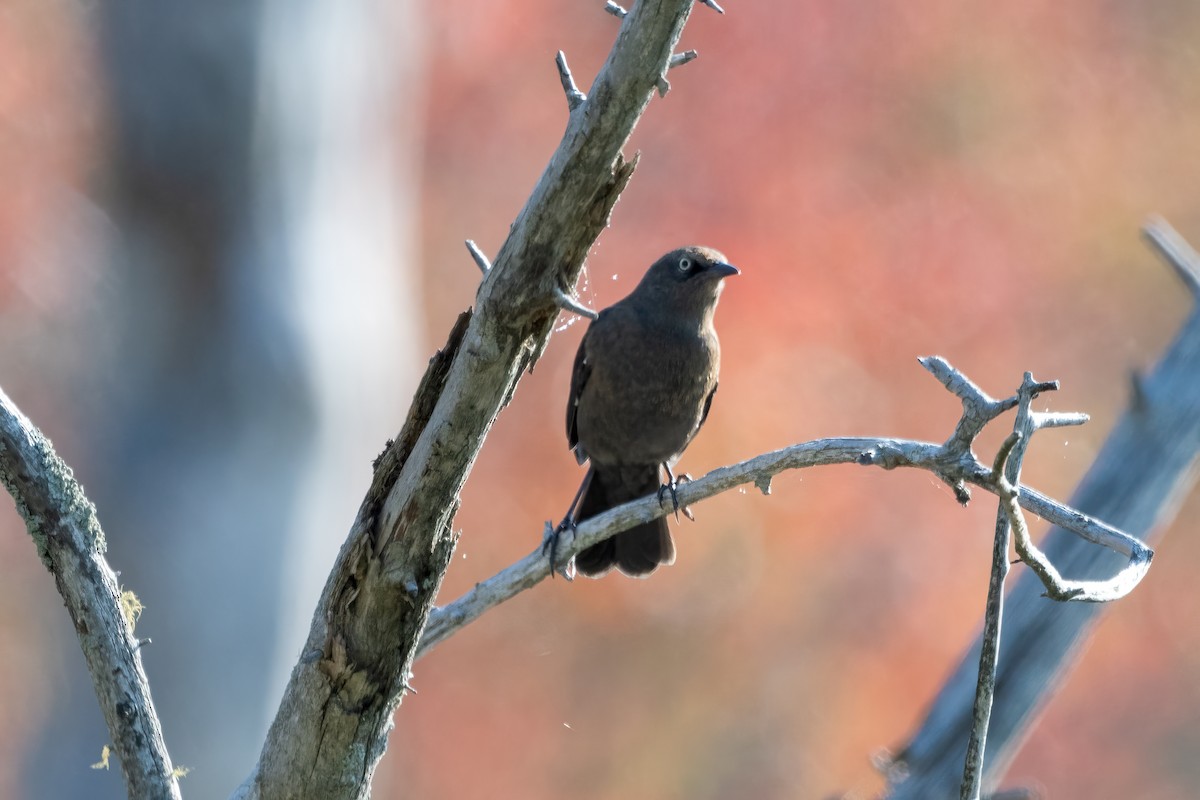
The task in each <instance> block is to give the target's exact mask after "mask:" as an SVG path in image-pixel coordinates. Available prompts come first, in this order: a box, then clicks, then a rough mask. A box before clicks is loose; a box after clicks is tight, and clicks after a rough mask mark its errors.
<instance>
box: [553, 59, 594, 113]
mask: <svg viewBox="0 0 1200 800" xmlns="http://www.w3.org/2000/svg"><path fill="white" fill-rule="evenodd" d="M554 63H555V64H557V65H558V79H559V81H560V82H561V83H562V88H563V93H564V94H565V95H566V96H567V108H568V110H570V111H574V110H575V109H577V108H579V107H580V106H581V105H583V104H584V103H585V102H586V101H587V95H585V94H584V93H583V92H581V91H579V87H578V86H576V85H575V77H574V76H573V75H571V68H570V67H568V66H567V55H566V53H564V52H563V51H562V50H559V51H558V55H556V56H555V57H554Z"/></svg>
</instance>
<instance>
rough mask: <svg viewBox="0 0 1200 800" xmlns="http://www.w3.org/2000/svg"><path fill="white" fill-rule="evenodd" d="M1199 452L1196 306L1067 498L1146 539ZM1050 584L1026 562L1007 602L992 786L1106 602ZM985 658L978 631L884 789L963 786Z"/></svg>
mask: <svg viewBox="0 0 1200 800" xmlns="http://www.w3.org/2000/svg"><path fill="white" fill-rule="evenodd" d="M1150 235H1153V234H1152V233H1151V234H1150ZM1174 266H1175V267H1176V269H1180V268H1181V267H1180V265H1178V264H1176V265H1174ZM1184 269H1185V270H1186V267H1184ZM1193 273H1194V270H1193ZM1181 274H1182V273H1181ZM1185 283H1187V284H1188V286H1189V288H1190V287H1191V286H1193V285H1198V284H1197V282H1196V281H1195V280H1192V281H1186V282H1185ZM1198 453H1200V311H1197V310H1194V311H1193V312H1192V314H1191V316H1190V317H1189V318H1188V319H1187V320H1186V322H1185V323H1184V325H1183V328H1182V329H1181V330H1180V332H1179V334H1178V336H1177V337H1176V338H1175V340H1174V341H1173V342H1172V343H1171V345H1170V346H1169V347H1168V349H1167V351H1166V353H1165V354H1164V355H1163V357H1162V359H1161V360H1160V361H1159V363H1158V364H1157V365H1156V366H1155V368H1154V369H1153V371H1152V372H1151V373H1150V374H1149V375H1147V376H1146V377H1144V378H1137V379H1135V381H1134V391H1133V392H1132V403H1131V405H1130V408H1129V409H1128V410H1127V411H1126V412H1125V414H1124V415H1123V416H1122V417H1121V419H1120V420H1119V422H1118V423H1117V426H1116V427H1115V428H1114V429H1113V432H1112V433H1111V434H1110V436H1109V437H1108V440H1107V441H1106V442H1105V444H1104V446H1103V448H1102V449H1101V451H1100V452H1099V454H1098V455H1097V457H1096V461H1095V462H1094V463H1093V465H1092V468H1091V469H1090V470H1089V471H1088V473H1087V475H1086V476H1085V477H1084V479H1083V481H1082V482H1081V483H1080V485H1079V487H1078V488H1077V489H1076V492H1075V494H1074V496H1073V497H1072V498H1071V501H1070V504H1071V505H1072V506H1074V507H1075V508H1078V509H1080V510H1082V511H1084V512H1085V513H1087V514H1089V515H1091V516H1093V517H1096V518H1099V519H1102V520H1104V521H1106V522H1108V523H1109V524H1111V525H1114V526H1116V527H1118V528H1120V529H1121V530H1123V531H1127V532H1129V533H1131V534H1134V535H1136V536H1138V537H1139V538H1140V539H1142V540H1144V541H1147V542H1151V541H1153V540H1154V539H1156V538H1157V536H1158V534H1159V533H1160V532H1161V531H1162V529H1163V527H1164V526H1165V525H1166V524H1167V523H1168V522H1169V521H1170V519H1171V518H1172V517H1173V516H1174V514H1175V512H1176V510H1177V508H1178V505H1179V502H1180V501H1181V500H1182V498H1183V497H1184V495H1185V494H1186V493H1187V492H1188V491H1189V490H1190V488H1191V487H1192V485H1193V483H1194V480H1195V465H1196V459H1197V454H1198ZM1042 549H1043V550H1044V551H1045V554H1046V555H1047V557H1048V558H1049V559H1050V561H1051V562H1052V563H1054V564H1055V565H1056V566H1057V567H1058V569H1059V571H1061V572H1062V573H1063V574H1064V575H1066V576H1068V577H1070V578H1105V577H1109V576H1111V575H1113V574H1114V573H1115V572H1116V571H1117V570H1118V569H1119V568H1120V567H1121V566H1122V563H1121V559H1120V558H1119V557H1117V556H1116V554H1114V553H1113V552H1112V551H1110V550H1103V549H1100V548H1096V547H1091V546H1089V545H1088V544H1087V543H1085V542H1082V541H1080V540H1079V538H1078V537H1076V536H1074V535H1072V534H1070V533H1068V532H1067V531H1065V530H1062V529H1060V528H1054V529H1052V530H1051V531H1050V533H1049V534H1048V535H1047V536H1046V539H1045V545H1044V547H1043V548H1042ZM1043 592H1044V589H1043V587H1042V584H1041V582H1040V581H1039V580H1038V578H1037V576H1036V575H1033V574H1032V573H1030V572H1028V571H1026V572H1025V573H1024V574H1022V575H1021V576H1020V579H1019V580H1018V581H1016V584H1015V586H1014V587H1013V590H1012V593H1011V594H1010V595H1009V597H1008V600H1007V601H1006V608H1005V612H1004V613H1005V621H1004V644H1003V646H1002V647H1001V651H1000V666H999V672H998V677H997V689H996V704H995V708H994V710H993V713H992V720H991V728H990V732H989V738H988V746H987V754H986V761H985V764H986V766H985V771H984V789H985V792H986V791H988V789H989V787H991V788H992V789H994V788H995V785H996V784H997V782H998V781H999V780H1000V778H1001V777H1003V775H1004V773H1005V771H1006V770H1007V769H1008V767H1009V765H1010V764H1011V763H1012V760H1013V758H1014V756H1015V755H1016V753H1017V750H1018V748H1019V747H1020V745H1021V743H1022V741H1023V740H1024V737H1025V736H1026V735H1027V733H1028V730H1029V727H1030V726H1031V724H1032V723H1033V721H1034V719H1035V717H1036V715H1037V714H1038V712H1039V711H1040V710H1041V708H1042V706H1043V705H1044V704H1045V702H1046V701H1047V700H1048V698H1049V697H1051V696H1052V695H1053V693H1054V692H1055V691H1056V690H1057V689H1058V687H1059V686H1060V685H1061V683H1062V681H1063V680H1064V677H1065V675H1066V673H1067V672H1068V671H1069V670H1070V668H1071V667H1072V666H1073V664H1074V661H1075V657H1076V656H1077V654H1078V652H1079V649H1080V646H1081V645H1082V643H1083V642H1084V641H1085V640H1086V638H1087V637H1088V635H1089V634H1090V633H1091V632H1092V629H1093V627H1094V626H1095V623H1096V621H1097V616H1098V614H1099V613H1100V611H1101V610H1102V606H1099V605H1095V604H1090V603H1059V602H1055V601H1053V600H1050V599H1047V598H1045V597H1043V596H1042V594H1043ZM978 664H979V641H978V640H976V641H975V643H974V644H973V645H972V646H971V647H970V648H969V649H968V651H967V653H966V654H965V655H964V656H963V659H962V661H961V662H960V664H959V666H958V669H957V670H956V671H955V672H954V674H953V675H952V676H951V677H950V678H949V679H948V681H947V683H946V684H945V686H944V687H943V689H942V691H941V693H940V694H939V695H938V697H937V698H936V699H935V700H934V702H933V704H932V706H931V708H930V709H929V711H928V713H927V716H926V718H925V720H924V721H923V722H922V724H921V726H920V728H919V730H918V731H917V732H916V734H915V735H914V736H913V739H912V740H911V741H910V742H909V743H908V745H907V746H905V747H904V748H903V749H901V750H900V751H899V752H898V754H897V756H896V759H895V761H894V764H893V768H892V770H891V775H890V780H891V794H890V795H889V797H891V798H894V799H895V800H901V799H904V800H909V799H912V800H917V799H918V798H919V800H940V798H951V797H957V796H958V788H959V781H960V779H961V776H962V763H963V757H964V755H965V752H966V747H967V735H968V731H969V729H970V720H971V704H972V695H973V693H974V687H975V673H976V669H977V667H978Z"/></svg>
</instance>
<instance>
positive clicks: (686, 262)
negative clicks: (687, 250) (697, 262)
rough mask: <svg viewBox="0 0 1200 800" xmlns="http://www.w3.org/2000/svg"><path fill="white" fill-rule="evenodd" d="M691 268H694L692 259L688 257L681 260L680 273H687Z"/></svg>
mask: <svg viewBox="0 0 1200 800" xmlns="http://www.w3.org/2000/svg"><path fill="white" fill-rule="evenodd" d="M691 268H692V260H691V259H690V258H688V257H687V256H684V257H683V258H681V259H679V271H680V272H687V271H688V270H689V269H691Z"/></svg>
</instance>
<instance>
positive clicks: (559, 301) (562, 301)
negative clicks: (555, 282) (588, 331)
mask: <svg viewBox="0 0 1200 800" xmlns="http://www.w3.org/2000/svg"><path fill="white" fill-rule="evenodd" d="M554 302H555V304H556V305H557V306H558V307H559V308H561V309H563V310H564V311H570V312H571V313H572V314H578V315H579V316H581V317H587V318H588V319H596V318H597V317H599V316H600V315H599V314H597V313H596V312H595V311H593V310H592V309H590V308H588V307H587V306H585V305H583V304H582V303H580V302H579V301H578V300H576V299H575V298H574V297H571V295H569V294H567V293H566V292H564V291H563V290H562V289H559V288H558V287H555V289H554Z"/></svg>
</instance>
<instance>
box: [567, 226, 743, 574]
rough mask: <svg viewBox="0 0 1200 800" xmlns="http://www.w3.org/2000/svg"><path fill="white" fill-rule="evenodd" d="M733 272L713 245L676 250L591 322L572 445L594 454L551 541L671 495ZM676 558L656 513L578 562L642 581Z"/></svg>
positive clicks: (574, 384)
mask: <svg viewBox="0 0 1200 800" xmlns="http://www.w3.org/2000/svg"><path fill="white" fill-rule="evenodd" d="M737 274H738V269H737V268H736V267H734V266H732V265H730V264H729V263H727V262H726V260H725V256H723V255H721V254H720V253H718V252H717V251H716V250H712V249H709V248H707V247H684V248H681V249H679V250H674V251H672V252H670V253H667V254H666V255H665V256H663V257H662V258H660V259H659V260H658V261H656V262H654V264H653V265H652V266H651V267H650V269H649V270H647V272H646V275H645V277H643V278H642V280H641V282H640V283H638V285H637V287H636V288H634V290H633V292H631V293H630V294H629V296H628V297H626V298H624V299H623V300H620V301H618V302H617V303H614V304H613V305H612V306H610V307H608V308H606V309H604V310H603V311H601V312H600V315H599V317H598V318H597V319H596V320H595V321H594V322H592V324H591V325H590V326H589V327H588V329H587V332H586V333H585V334H584V337H583V341H582V342H580V344H579V352H578V353H577V354H576V356H575V368H574V370H573V371H572V373H571V394H570V397H569V398H568V400H567V441H568V445H569V446H570V448H571V449H572V450H573V451H574V452H575V457H576V459H577V460H578V462H579V463H580V464H582V463H583V462H584V461H587V460H589V459H590V461H591V466H590V467H589V469H588V472H587V475H586V476H585V477H584V479H583V484H582V485H581V486H580V487H579V492H578V493H577V494H576V495H575V500H574V501H573V502H572V504H571V509H570V510H569V511H568V512H567V517H566V519H564V520H563V522H562V524H561V525H559V528H558V530H557V531H556V532H555V541H554V542H553V544H557V535H558V534H559V533H561V532H562V531H563V530H565V529H567V528H573V527H574V525H575V524H576V523H577V522H581V521H583V520H585V519H587V518H589V517H593V516H595V515H597V514H599V513H601V512H603V511H607V510H608V509H610V508H613V507H614V506H618V505H621V504H622V503H627V502H629V501H631V500H636V499H638V498H639V497H644V496H646V495H648V494H651V493H653V492H655V491H656V490H657V491H658V492H659V497H660V500H661V498H662V496H663V492H664V490H665V491H669V492H670V493H671V498H672V501H675V488H676V485H677V484H676V479H675V476H674V474H673V473H672V471H671V466H672V465H673V464H674V463H675V461H676V459H678V458H679V456H680V454H681V453H683V451H684V448H686V447H687V446H688V444H689V443H690V442H691V441H692V438H693V437H694V436H695V435H696V432H697V431H699V430H700V426H701V425H703V424H704V420H705V419H706V418H707V417H708V411H709V408H710V406H711V405H712V400H713V395H714V394H715V393H716V391H717V373H718V371H719V370H720V365H721V350H720V345H719V343H718V342H717V332H716V330H715V329H714V328H713V312H714V311H715V310H716V307H717V299H718V298H719V297H720V295H721V288H722V286H723V285H724V279H725V278H727V277H729V276H731V275H737ZM660 466H661V467H662V469H664V470H665V471H666V474H667V481H668V482H667V483H666V484H665V485H664V484H662V483H661V478H660V474H659V467H660ZM680 477H681V478H682V477H683V476H680ZM675 508H676V510H677V511H678V502H677V501H675ZM553 544H552V546H551V559H552V560H553V549H554V548H553ZM674 562H675V543H674V542H673V541H672V540H671V533H670V530H669V529H668V528H667V520H666V518H665V517H660V518H658V519H656V520H654V521H653V522H647V523H645V524H644V525H638V526H637V527H634V528H630V529H629V530H627V531H624V532H622V533H618V534H617V535H616V536H613V537H611V538H609V539H606V540H605V541H603V542H600V543H599V544H596V545H593V546H591V547H588V548H586V549H585V550H583V551H582V552H580V553H579V555H578V556H577V557H576V559H575V566H576V569H577V570H578V571H579V572H580V573H582V574H584V575H587V576H589V577H593V578H596V577H600V576H601V575H604V574H605V573H606V572H608V571H609V570H611V569H612V568H613V567H616V568H617V569H618V570H620V571H621V572H623V573H624V574H626V575H630V576H635V577H645V576H647V575H649V574H650V573H652V572H654V570H656V569H657V568H658V566H659V565H660V564H673V563H674ZM552 567H553V565H552Z"/></svg>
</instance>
